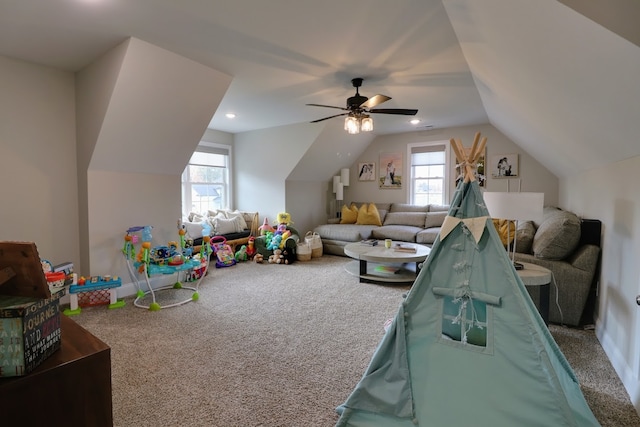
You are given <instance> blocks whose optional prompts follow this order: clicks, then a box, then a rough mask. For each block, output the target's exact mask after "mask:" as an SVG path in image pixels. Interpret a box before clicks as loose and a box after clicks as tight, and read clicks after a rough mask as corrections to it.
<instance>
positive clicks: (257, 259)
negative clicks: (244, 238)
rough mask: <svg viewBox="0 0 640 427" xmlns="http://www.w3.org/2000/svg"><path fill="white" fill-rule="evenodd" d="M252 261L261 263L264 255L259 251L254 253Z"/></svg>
mask: <svg viewBox="0 0 640 427" xmlns="http://www.w3.org/2000/svg"><path fill="white" fill-rule="evenodd" d="M253 261H254V262H255V263H257V264H262V263H263V262H264V256H263V255H262V254H261V253H256V254H255V255H254V256H253Z"/></svg>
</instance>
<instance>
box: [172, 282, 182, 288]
mask: <svg viewBox="0 0 640 427" xmlns="http://www.w3.org/2000/svg"><path fill="white" fill-rule="evenodd" d="M173 289H182V283H180V282H176V283H175V284H174V285H173Z"/></svg>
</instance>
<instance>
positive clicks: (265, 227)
mask: <svg viewBox="0 0 640 427" xmlns="http://www.w3.org/2000/svg"><path fill="white" fill-rule="evenodd" d="M258 230H259V231H260V235H262V236H264V235H265V234H267V232H272V233H273V232H274V231H275V229H274V228H273V227H272V226H270V225H269V220H268V219H267V217H266V216H265V217H264V222H263V223H262V225H261V226H260V227H258Z"/></svg>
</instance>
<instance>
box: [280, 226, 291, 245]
mask: <svg viewBox="0 0 640 427" xmlns="http://www.w3.org/2000/svg"><path fill="white" fill-rule="evenodd" d="M290 236H291V231H290V230H286V231H285V232H284V233H282V238H281V239H280V245H279V246H278V247H279V248H280V249H284V243H285V242H286V241H287V239H288V238H289V237H290Z"/></svg>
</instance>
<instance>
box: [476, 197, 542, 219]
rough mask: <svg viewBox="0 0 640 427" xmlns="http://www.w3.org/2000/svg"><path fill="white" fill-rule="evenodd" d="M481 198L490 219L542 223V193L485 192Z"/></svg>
mask: <svg viewBox="0 0 640 427" xmlns="http://www.w3.org/2000/svg"><path fill="white" fill-rule="evenodd" d="M482 197H483V198H484V204H485V205H486V206H487V210H489V215H491V217H492V218H501V219H510V220H517V221H535V222H542V213H543V206H544V193H502V192H489V191H485V192H484V194H483V195H482Z"/></svg>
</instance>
